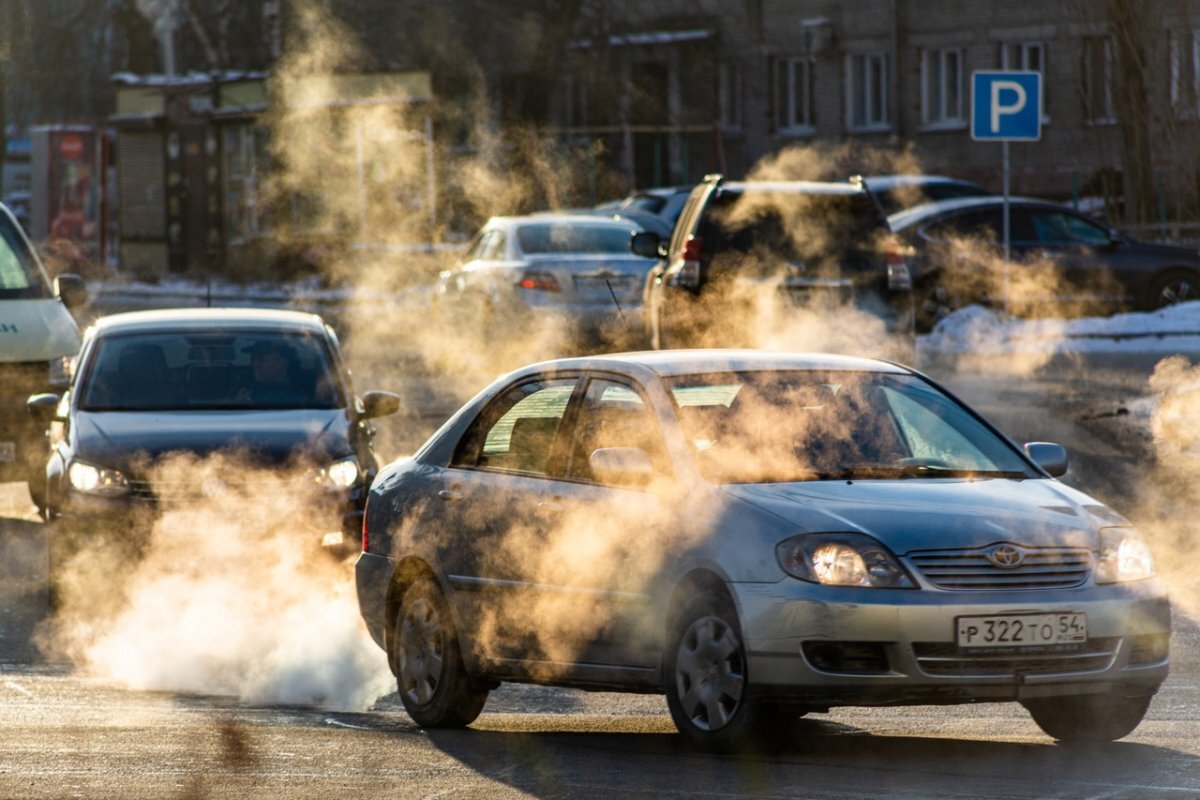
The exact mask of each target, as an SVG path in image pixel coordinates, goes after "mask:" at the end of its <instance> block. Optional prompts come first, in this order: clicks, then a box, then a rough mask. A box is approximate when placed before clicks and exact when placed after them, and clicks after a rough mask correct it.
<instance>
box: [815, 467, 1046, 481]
mask: <svg viewBox="0 0 1200 800" xmlns="http://www.w3.org/2000/svg"><path fill="white" fill-rule="evenodd" d="M811 474H812V477H810V478H809V480H820V481H836V480H887V479H894V478H1015V479H1019V478H1027V477H1029V476H1028V475H1027V474H1026V473H1024V472H1021V471H1017V470H981V469H957V468H954V467H938V466H933V465H929V464H905V465H901V466H884V465H860V466H855V467H846V468H844V469H840V470H832V471H826V472H815V473H811Z"/></svg>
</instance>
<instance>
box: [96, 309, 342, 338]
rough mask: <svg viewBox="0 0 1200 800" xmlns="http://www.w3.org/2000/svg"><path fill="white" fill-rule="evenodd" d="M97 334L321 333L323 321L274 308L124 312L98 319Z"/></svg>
mask: <svg viewBox="0 0 1200 800" xmlns="http://www.w3.org/2000/svg"><path fill="white" fill-rule="evenodd" d="M93 327H94V328H95V329H96V333H97V334H99V333H104V334H105V335H112V334H119V333H151V332H154V331H168V330H180V329H187V330H216V331H220V330H229V329H230V328H264V329H273V330H279V329H286V330H295V331H308V332H311V333H323V332H324V330H325V322H324V320H322V319H321V317H320V316H318V315H317V314H310V313H307V312H304V311H287V310H283V309H273V308H164V309H156V310H153V311H126V312H122V313H119V314H109V315H108V316H104V317H100V318H99V319H97V320H96V321H95V322H94V323H93Z"/></svg>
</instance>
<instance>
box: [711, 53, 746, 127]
mask: <svg viewBox="0 0 1200 800" xmlns="http://www.w3.org/2000/svg"><path fill="white" fill-rule="evenodd" d="M717 114H718V119H719V120H720V122H721V127H722V128H724V129H725V130H734V131H737V130H741V129H742V71H741V70H740V69H738V65H737V64H736V63H734V62H733V61H722V62H721V63H720V65H719V66H718V68H717Z"/></svg>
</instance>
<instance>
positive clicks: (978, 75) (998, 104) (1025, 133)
mask: <svg viewBox="0 0 1200 800" xmlns="http://www.w3.org/2000/svg"><path fill="white" fill-rule="evenodd" d="M971 138H972V139H975V140H978V141H991V142H1036V141H1037V140H1038V139H1040V138H1042V73H1040V72H1009V71H996V72H973V73H971Z"/></svg>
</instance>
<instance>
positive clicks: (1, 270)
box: [0, 215, 50, 299]
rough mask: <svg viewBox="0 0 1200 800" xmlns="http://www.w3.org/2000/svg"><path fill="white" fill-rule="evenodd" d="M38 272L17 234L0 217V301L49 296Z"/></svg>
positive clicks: (9, 224) (35, 263) (23, 241)
mask: <svg viewBox="0 0 1200 800" xmlns="http://www.w3.org/2000/svg"><path fill="white" fill-rule="evenodd" d="M49 296H50V290H49V287H48V286H47V284H46V279H45V278H44V277H43V276H42V271H41V270H40V269H38V265H37V262H36V261H34V257H33V254H32V253H31V252H29V247H28V246H27V245H26V244H25V240H24V239H23V238H21V234H20V232H19V231H17V229H16V228H14V227H13V225H12V223H11V222H9V220H8V218H7V217H5V216H3V215H0V298H10V299H17V298H35V297H49Z"/></svg>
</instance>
